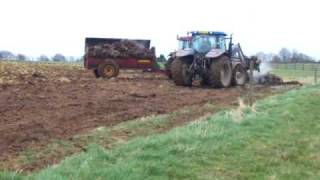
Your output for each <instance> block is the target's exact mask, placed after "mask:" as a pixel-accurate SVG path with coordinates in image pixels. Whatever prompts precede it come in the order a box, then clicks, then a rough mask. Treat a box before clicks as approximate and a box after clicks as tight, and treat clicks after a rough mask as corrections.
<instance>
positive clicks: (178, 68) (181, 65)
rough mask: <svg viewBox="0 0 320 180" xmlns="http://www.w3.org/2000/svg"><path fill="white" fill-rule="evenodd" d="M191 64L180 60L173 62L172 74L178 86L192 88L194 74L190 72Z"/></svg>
mask: <svg viewBox="0 0 320 180" xmlns="http://www.w3.org/2000/svg"><path fill="white" fill-rule="evenodd" d="M189 68H190V64H189V63H188V62H187V61H185V60H183V59H180V58H177V59H175V60H173V62H172V64H171V74H172V79H173V81H174V83H175V84H176V85H178V86H192V73H191V72H190V70H189Z"/></svg>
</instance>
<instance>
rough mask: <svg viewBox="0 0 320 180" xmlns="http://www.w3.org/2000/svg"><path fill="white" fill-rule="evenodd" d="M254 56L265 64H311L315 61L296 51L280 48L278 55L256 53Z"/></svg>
mask: <svg viewBox="0 0 320 180" xmlns="http://www.w3.org/2000/svg"><path fill="white" fill-rule="evenodd" d="M256 56H257V57H258V58H259V59H261V60H263V61H266V62H275V63H312V62H316V60H315V59H314V58H313V57H311V56H309V55H307V54H304V53H301V52H298V51H297V50H289V49H287V48H282V49H280V51H279V52H278V53H264V52H258V53H257V54H256Z"/></svg>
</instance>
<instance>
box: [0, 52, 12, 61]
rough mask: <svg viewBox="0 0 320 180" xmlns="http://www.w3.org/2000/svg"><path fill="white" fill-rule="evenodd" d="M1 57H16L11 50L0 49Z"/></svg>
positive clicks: (10, 58) (3, 58) (4, 58)
mask: <svg viewBox="0 0 320 180" xmlns="http://www.w3.org/2000/svg"><path fill="white" fill-rule="evenodd" d="M0 59H2V60H12V59H15V56H14V54H13V53H12V52H10V51H0Z"/></svg>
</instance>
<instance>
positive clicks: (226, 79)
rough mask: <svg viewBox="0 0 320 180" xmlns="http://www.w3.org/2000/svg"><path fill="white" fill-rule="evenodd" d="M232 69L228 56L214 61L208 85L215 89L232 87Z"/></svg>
mask: <svg viewBox="0 0 320 180" xmlns="http://www.w3.org/2000/svg"><path fill="white" fill-rule="evenodd" d="M231 79H232V67H231V62H230V59H229V58H228V57H227V56H220V57H218V58H217V59H214V60H213V61H212V63H211V65H210V69H209V73H208V83H209V85H210V86H212V87H214V88H226V87H229V86H230V85H231Z"/></svg>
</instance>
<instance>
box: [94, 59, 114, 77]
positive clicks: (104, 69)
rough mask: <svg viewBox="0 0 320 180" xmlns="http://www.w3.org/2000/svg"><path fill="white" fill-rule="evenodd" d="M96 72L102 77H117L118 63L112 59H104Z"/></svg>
mask: <svg viewBox="0 0 320 180" xmlns="http://www.w3.org/2000/svg"><path fill="white" fill-rule="evenodd" d="M98 74H99V75H100V77H103V78H108V79H109V78H112V77H117V76H118V74H119V65H118V64H117V63H116V62H115V61H113V60H106V61H104V62H103V63H101V64H99V66H98Z"/></svg>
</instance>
